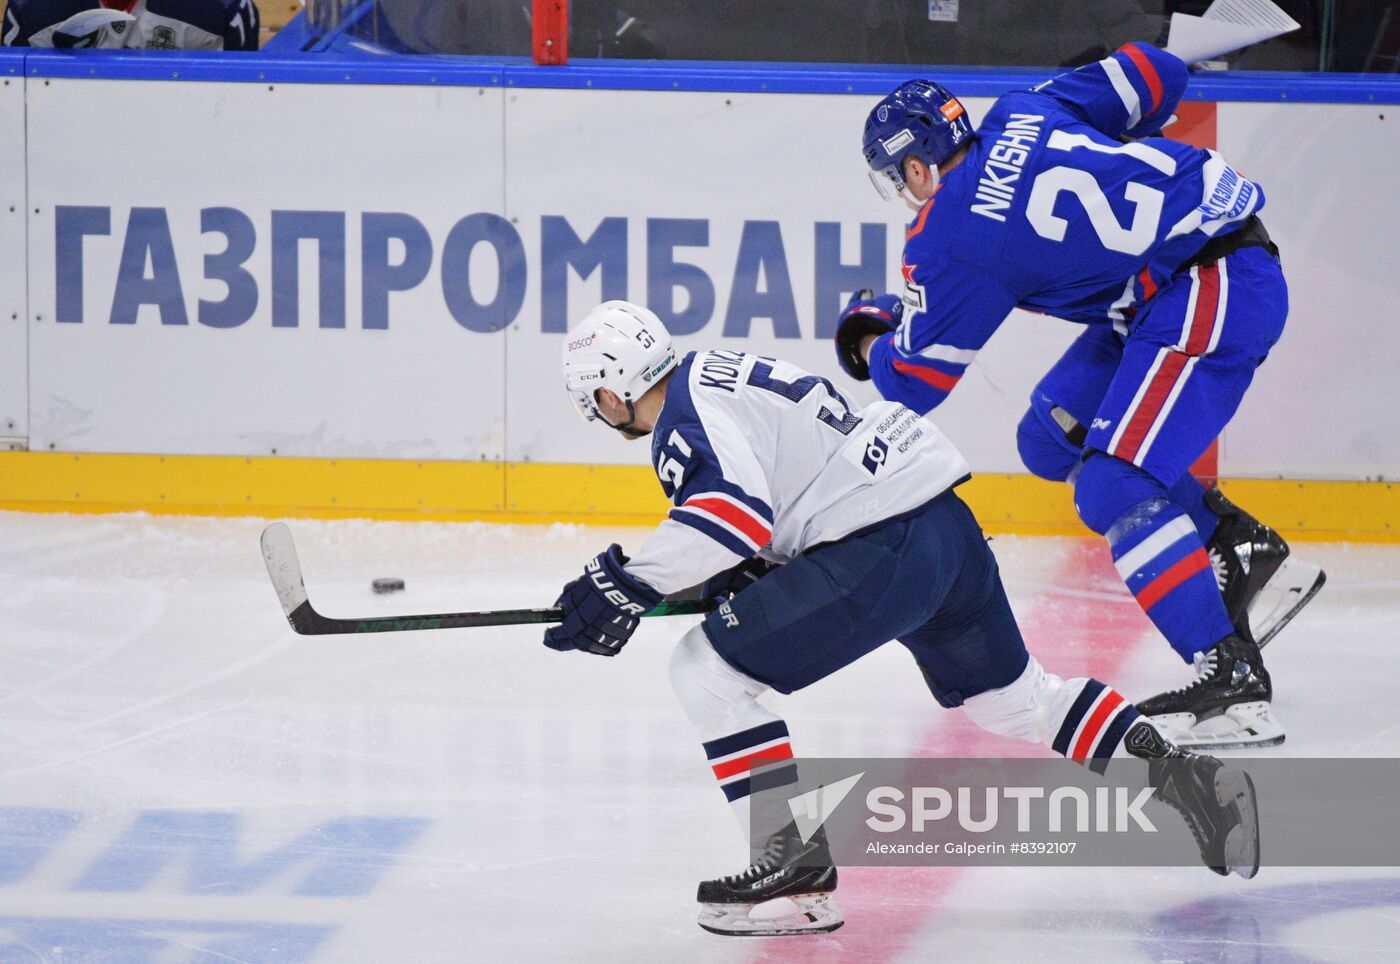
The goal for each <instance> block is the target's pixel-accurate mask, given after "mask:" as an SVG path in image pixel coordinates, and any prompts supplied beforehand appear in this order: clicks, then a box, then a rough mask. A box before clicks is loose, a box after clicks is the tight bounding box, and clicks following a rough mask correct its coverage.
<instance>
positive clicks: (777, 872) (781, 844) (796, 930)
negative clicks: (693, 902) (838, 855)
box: [696, 823, 846, 937]
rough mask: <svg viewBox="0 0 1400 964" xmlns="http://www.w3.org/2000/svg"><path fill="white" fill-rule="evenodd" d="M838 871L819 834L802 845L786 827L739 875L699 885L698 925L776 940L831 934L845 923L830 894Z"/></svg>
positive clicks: (794, 830)
mask: <svg viewBox="0 0 1400 964" xmlns="http://www.w3.org/2000/svg"><path fill="white" fill-rule="evenodd" d="M835 890H836V867H835V866H834V865H833V864H832V862H831V853H830V851H829V850H828V849H827V845H826V833H825V831H823V830H822V829H820V828H818V829H817V832H816V833H815V834H813V835H812V838H811V839H810V840H809V841H807V842H806V843H803V842H802V836H801V834H799V833H798V830H797V825H796V824H794V823H789V824H788V825H787V826H785V827H784V828H783V829H782V830H779V831H778V832H777V833H775V834H773V835H772V836H771V837H769V838H768V842H767V845H766V846H765V847H764V850H763V854H762V855H761V856H760V857H759V858H758V860H757V861H756V862H755V863H754V864H753V865H752V866H750V867H749V868H748V869H747V870H745V871H743V872H742V873H739V874H735V875H733V876H731V877H721V878H719V879H718V880H707V881H704V882H702V883H701V884H700V890H699V893H698V894H697V896H696V899H697V900H698V901H699V902H700V917H699V919H698V923H699V924H700V926H701V927H703V928H705V930H707V931H710V932H711V933H714V934H725V935H728V936H732V937H776V936H780V935H787V934H811V933H817V934H820V933H825V932H827V931H834V930H836V928H838V927H840V926H841V925H842V924H844V923H845V922H846V919H845V917H844V916H843V915H842V913H841V908H840V907H839V906H837V904H836V898H835V897H833V896H832V892H833V891H835Z"/></svg>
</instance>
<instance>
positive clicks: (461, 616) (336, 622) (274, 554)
mask: <svg viewBox="0 0 1400 964" xmlns="http://www.w3.org/2000/svg"><path fill="white" fill-rule="evenodd" d="M261 541H262V554H263V561H264V562H266V563H267V574H268V575H269V576H270V577H272V588H273V589H275V590H277V599H278V601H279V602H281V603H282V612H283V613H285V614H286V616H287V622H289V623H291V624H292V629H294V630H296V631H297V632H298V633H300V634H302V635H303V636H324V635H330V634H337V633H395V632H408V631H412V630H419V629H466V628H472V627H480V626H521V625H527V624H530V623H557V622H561V621H562V620H563V619H564V613H563V610H560V609H494V610H488V611H485V612H474V613H423V614H421V615H414V616H366V617H363V618H358V619H336V618H334V617H331V616H322V615H321V614H320V613H318V612H317V611H316V610H315V609H314V608H312V605H311V600H310V599H309V598H308V597H307V595H306V583H305V581H304V580H303V579H302V576H301V563H300V562H299V561H298V560H297V547H296V543H295V542H293V541H292V530H291V529H289V528H287V526H286V525H285V524H284V523H281V522H274V523H272V525H270V526H268V527H267V528H266V529H264V530H263V534H262V540H261ZM713 608H714V603H713V602H712V601H711V600H708V599H698V600H683V601H677V602H663V603H662V604H661V605H659V606H657V607H656V608H655V609H653V610H652V611H651V612H649V613H646V615H647V616H689V615H694V614H697V613H707V612H709V611H710V610H711V609H713Z"/></svg>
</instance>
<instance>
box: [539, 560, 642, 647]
mask: <svg viewBox="0 0 1400 964" xmlns="http://www.w3.org/2000/svg"><path fill="white" fill-rule="evenodd" d="M626 564H627V557H626V556H624V555H623V554H622V547H621V546H619V545H618V544H617V543H615V542H614V543H613V544H612V545H610V546H608V548H607V549H606V550H605V551H603V552H600V553H599V554H598V555H596V556H594V557H593V558H592V559H591V560H589V562H588V565H586V566H584V567H583V575H581V576H579V577H578V578H577V579H575V580H574V581H573V582H571V583H569V584H568V585H567V586H565V587H564V591H563V592H562V593H560V594H559V598H558V599H556V600H555V601H554V605H555V606H556V607H558V608H559V609H562V610H563V611H564V619H563V622H562V623H561V624H560V625H558V626H551V627H550V628H549V629H547V630H545V633H544V644H545V645H546V646H548V647H549V648H550V649H557V650H559V651H560V652H563V651H565V650H569V649H581V650H583V651H584V652H586V653H593V654H595V655H598V656H616V655H617V654H618V653H619V652H621V650H622V647H623V646H626V645H627V641H628V640H629V639H631V638H632V634H633V633H635V632H636V631H637V623H638V622H639V620H640V619H641V616H642V614H643V613H645V612H649V611H650V610H652V609H654V608H655V607H656V604H657V603H659V602H661V593H659V592H657V591H656V590H655V589H652V588H651V587H650V586H648V585H647V584H646V583H644V582H640V581H639V580H637V579H634V578H632V577H631V576H629V575H628V574H627V571H626V570H625V569H624V568H623V566H625V565H626Z"/></svg>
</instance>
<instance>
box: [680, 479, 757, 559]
mask: <svg viewBox="0 0 1400 964" xmlns="http://www.w3.org/2000/svg"><path fill="white" fill-rule="evenodd" d="M676 508H677V509H688V510H690V511H692V512H703V513H705V514H707V515H711V516H714V517H715V518H716V519H718V520H719V521H721V522H724V523H726V524H727V525H729V526H731V527H733V528H734V529H736V530H738V531H739V532H741V533H743V534H744V536H745V537H746V538H748V539H749V540H751V541H752V542H753V543H754V548H756V549H761V548H762V547H763V546H766V545H767V544H768V541H769V540H770V539H772V538H773V530H772V529H771V528H770V527H769V525H768V524H767V522H766V521H765V520H763V519H760V518H758V516H757V515H755V514H754V513H753V511H752V510H750V509H749V508H748V507H747V506H743V505H740V504H739V503H738V502H735V501H733V500H731V499H726V498H724V497H723V496H721V495H719V494H718V493H711V492H707V493H704V494H703V495H698V496H693V497H691V498H689V499H687V500H686V501H685V504H684V505H679V506H676Z"/></svg>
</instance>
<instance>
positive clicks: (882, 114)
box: [875, 104, 890, 124]
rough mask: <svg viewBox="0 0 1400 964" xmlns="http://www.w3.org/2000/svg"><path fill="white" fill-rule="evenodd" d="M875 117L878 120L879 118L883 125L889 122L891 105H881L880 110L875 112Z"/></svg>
mask: <svg viewBox="0 0 1400 964" xmlns="http://www.w3.org/2000/svg"><path fill="white" fill-rule="evenodd" d="M875 116H876V117H877V118H879V120H880V123H881V124H883V123H885V121H887V120H889V119H890V106H889V104H881V105H880V108H879V109H878V110H877V111H875Z"/></svg>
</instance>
